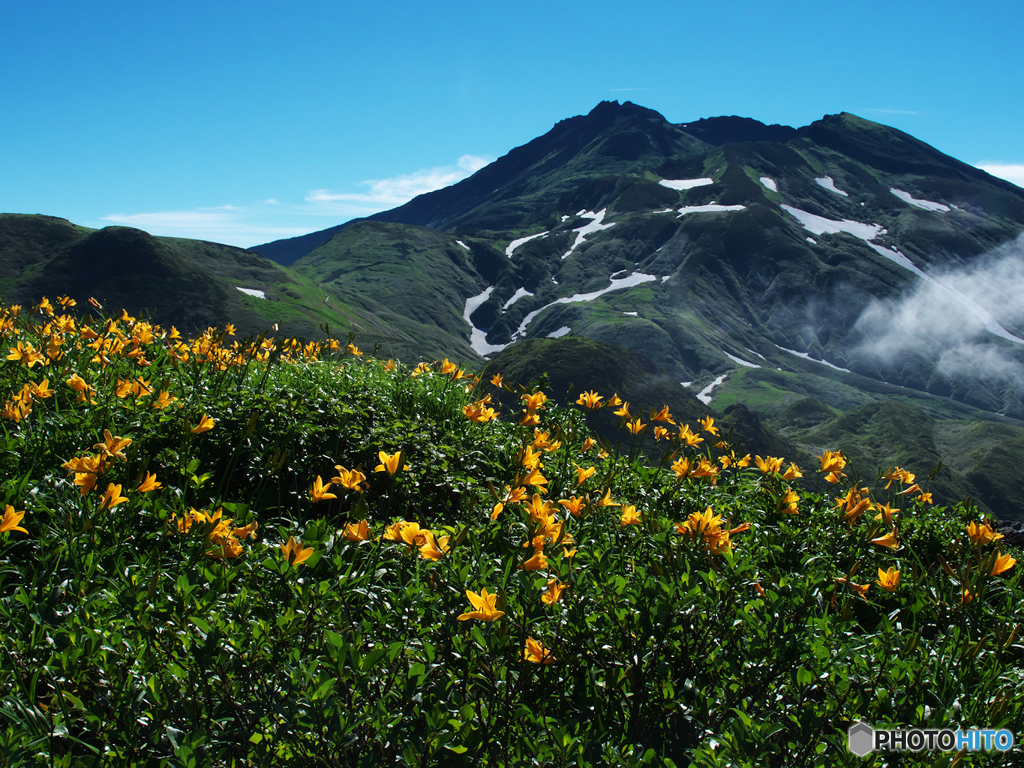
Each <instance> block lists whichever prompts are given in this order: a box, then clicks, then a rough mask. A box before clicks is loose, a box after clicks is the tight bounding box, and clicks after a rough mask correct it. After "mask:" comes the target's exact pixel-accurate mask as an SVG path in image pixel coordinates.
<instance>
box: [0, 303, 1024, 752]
mask: <svg viewBox="0 0 1024 768" xmlns="http://www.w3.org/2000/svg"><path fill="white" fill-rule="evenodd" d="M72 311H73V310H72V309H71V308H70V306H68V307H61V308H58V309H55V308H54V307H52V306H51V305H50V304H49V302H45V303H42V304H40V305H37V306H33V307H31V308H29V307H25V308H21V309H20V310H19V309H16V308H14V307H7V308H5V309H3V310H2V311H0V335H2V337H3V341H4V352H5V354H4V357H3V358H0V397H3V398H4V399H3V408H4V410H3V413H2V418H0V426H2V427H3V434H2V438H0V439H2V443H0V462H2V468H3V472H2V477H3V485H2V492H3V503H4V505H5V513H4V517H3V521H2V524H0V636H2V637H3V646H4V648H3V651H4V652H3V654H2V655H0V762H2V763H3V764H6V765H12V766H13V765H17V766H25V765H40V766H43V765H45V766H79V765H82V766H90V765H96V766H143V765H145V766H244V765H289V766H292V765H294V766H306V765H327V766H350V765H351V766H378V765H416V766H428V765H491V766H497V765H508V766H511V765H525V764H532V765H542V766H567V765H575V766H606V765H612V766H615V765H617V766H641V765H650V766H688V765H696V766H751V767H753V766H762V765H775V766H784V765H785V766H790V765H791V766H811V765H820V766H836V765H850V766H861V765H873V766H881V765H883V764H897V763H898V764H901V765H919V764H923V763H922V762H921V761H920V760H919V757H924V758H925V759H926V762H927V764H929V765H946V766H952V765H962V766H973V765H994V764H997V763H1000V762H1001V761H1002V759H1003V758H1002V755H1000V754H998V753H978V754H960V755H953V754H952V753H946V754H942V755H939V754H927V755H926V756H916V755H912V754H910V753H907V754H904V755H900V756H895V755H891V754H876V755H873V756H871V757H868V758H866V759H861V758H855V757H853V756H852V755H850V754H849V753H848V752H847V750H846V735H845V729H846V728H847V727H848V726H849V725H850V724H851V723H852V722H853V721H855V720H857V719H859V718H863V719H864V720H866V721H867V722H869V723H871V724H872V725H875V726H882V725H887V724H891V725H914V726H920V727H928V728H940V727H952V728H956V727H961V726H962V727H965V728H966V727H970V726H979V727H990V728H1008V729H1009V730H1011V731H1012V732H1014V733H1016V734H1020V733H1022V732H1024V645H1022V643H1021V639H1020V631H1021V625H1020V623H1019V613H1018V612H1019V606H1020V604H1021V600H1022V598H1024V594H1022V589H1021V584H1020V566H1019V565H1018V564H1017V563H1016V561H1015V558H1014V553H1012V552H1011V551H1010V550H1009V549H1008V548H1006V547H1003V546H1001V542H1000V541H999V540H998V537H997V536H996V534H995V533H994V532H993V530H992V529H991V528H990V527H989V526H988V525H986V524H985V523H984V522H983V521H982V520H981V519H980V518H979V517H978V515H977V513H976V511H975V510H973V509H972V508H970V507H969V506H963V505H958V506H955V507H941V506H938V505H932V504H930V503H929V496H928V494H929V488H928V485H927V482H926V481H925V480H924V479H923V478H919V479H915V478H914V477H913V476H911V475H910V473H908V472H906V471H905V470H902V469H900V468H898V467H891V468H889V470H888V471H887V480H888V481H889V487H888V488H887V489H880V490H879V491H877V492H876V493H875V494H873V495H872V494H871V493H869V492H868V491H867V489H866V488H864V487H862V486H861V485H860V484H859V483H857V482H856V481H854V480H853V479H852V477H851V476H850V473H849V471H848V467H847V464H846V459H845V457H844V456H843V455H842V454H840V453H835V452H832V451H831V449H830V450H829V451H826V452H825V453H823V454H822V455H821V456H820V458H818V459H815V460H814V463H813V464H808V465H805V466H803V467H802V475H803V477H802V478H800V477H799V476H800V475H801V470H800V469H798V468H797V467H795V466H794V465H792V464H791V463H790V462H785V461H783V460H782V459H781V458H773V457H770V456H756V457H749V456H746V455H745V454H744V452H743V450H742V449H741V448H739V446H738V445H735V444H732V443H730V442H728V441H727V440H726V439H725V435H724V434H723V433H722V432H721V431H720V430H719V426H720V425H719V424H718V423H717V422H715V420H714V419H713V418H711V417H707V416H705V417H703V418H702V419H701V420H699V421H696V420H694V421H691V422H690V423H689V424H686V423H685V422H684V420H683V418H682V416H681V415H680V414H672V413H671V411H670V409H669V408H665V409H663V410H662V411H660V412H656V413H654V414H652V415H648V414H647V413H646V412H641V413H637V412H636V411H633V412H631V413H630V415H629V416H626V415H624V414H623V415H622V416H620V417H619V419H618V421H619V427H620V428H621V435H622V437H621V439H618V438H617V442H618V445H619V447H620V450H618V451H614V450H611V446H610V445H608V443H607V442H603V441H602V442H595V440H594V438H593V436H592V434H593V428H594V425H595V423H596V421H597V420H598V419H599V418H608V417H609V416H610V415H611V414H610V413H609V412H610V411H612V410H614V409H617V408H618V409H620V410H624V409H622V404H621V403H614V402H613V401H612V392H608V391H605V392H602V393H601V396H598V395H597V394H596V393H584V392H581V391H579V390H576V392H574V393H573V394H574V395H575V396H576V399H575V401H573V400H572V396H570V397H569V398H567V399H566V404H565V405H558V404H556V403H555V402H554V401H553V400H548V398H547V396H546V395H545V393H544V392H543V391H536V390H534V389H532V388H528V389H525V390H519V389H518V388H517V387H515V386H511V385H510V384H508V383H506V382H503V381H501V380H500V379H498V378H491V379H479V378H475V377H472V376H467V375H466V374H465V372H464V371H463V370H461V369H459V368H458V367H456V366H455V365H453V364H451V363H449V362H448V361H447V360H446V361H445V362H444V363H435V364H433V365H430V364H421V365H419V366H417V367H416V368H415V369H413V370H411V371H410V370H409V369H408V368H406V367H404V366H402V365H400V364H395V363H393V362H391V361H388V362H386V363H385V362H383V361H381V360H378V359H370V358H369V356H364V355H362V354H361V353H360V352H359V350H358V349H356V348H355V347H354V346H352V345H351V343H348V344H345V343H342V342H338V341H335V340H327V341H324V342H321V343H303V342H300V341H295V340H289V339H272V338H267V337H265V336H253V337H250V338H248V339H246V340H244V341H240V342H235V341H232V339H231V333H230V331H231V329H224V330H220V331H218V330H210V331H207V332H206V333H204V334H202V335H200V336H198V337H196V338H194V339H192V340H182V339H176V338H174V337H173V335H172V334H170V333H168V332H167V331H166V330H164V329H162V328H160V327H159V326H155V325H152V324H150V323H147V322H145V321H142V320H139V319H136V318H133V317H131V316H130V315H128V314H127V313H122V314H120V315H114V316H100V317H88V316H82V315H73V314H72ZM596 351H597V352H600V351H601V350H600V348H598V349H597V350H596ZM622 374H623V376H624V377H628V376H630V375H631V373H630V372H627V371H624V372H622ZM526 383H528V382H526ZM499 397H505V398H508V404H507V405H506V406H505V407H502V408H500V413H496V412H495V410H494V408H495V406H496V405H497V400H498V399H499ZM675 416H679V418H675ZM637 417H639V418H637ZM656 432H657V442H658V445H660V446H662V447H663V454H662V455H661V456H660V457H659V458H658V459H656V460H654V461H651V460H648V459H647V458H645V456H644V454H642V453H641V452H640V451H639V450H638V439H639V437H640V436H643V435H645V434H648V433H649V434H652V435H653V434H655V433H656ZM835 447H840V446H835ZM801 479H802V481H803V482H805V483H806V484H807V485H808V489H806V490H804V489H798V488H796V487H795V486H794V485H793V483H794V482H795V481H797V480H801ZM897 508H898V509H897ZM954 758H955V759H954Z"/></svg>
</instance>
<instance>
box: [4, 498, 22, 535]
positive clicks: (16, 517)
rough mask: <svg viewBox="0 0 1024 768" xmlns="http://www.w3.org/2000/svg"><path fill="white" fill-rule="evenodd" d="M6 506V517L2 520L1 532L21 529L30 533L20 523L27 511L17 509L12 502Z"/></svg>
mask: <svg viewBox="0 0 1024 768" xmlns="http://www.w3.org/2000/svg"><path fill="white" fill-rule="evenodd" d="M5 507H6V508H5V509H4V519H3V521H0V533H5V532H7V531H21V532H22V533H28V531H27V530H25V529H24V528H22V527H21V526H20V525H19V523H20V522H21V519H22V518H23V517H25V513H24V512H17V511H15V509H14V507H12V506H11V505H10V504H6V505H5Z"/></svg>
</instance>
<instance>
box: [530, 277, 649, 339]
mask: <svg viewBox="0 0 1024 768" xmlns="http://www.w3.org/2000/svg"><path fill="white" fill-rule="evenodd" d="M651 280H657V278H656V277H655V276H654V275H645V274H643V273H642V272H634V273H633V274H631V275H628V276H627V277H623V278H621V279H618V280H612V281H611V285H609V286H608V287H607V288H602V289H601V290H599V291H591V292H590V293H577V294H573V295H572V296H563V297H562V298H560V299H555V300H554V301H552V302H550V303H548V304H545V305H544V306H543V307H541V308H540V309H535V310H533V312H530V313H529V314H528V315H527V316H526V317H524V318H523V321H522V322H521V323H520V324H519V328H518V329H517V330H516V332H515V335H514V336H513V339H515V338H518V337H520V336H522V335H523V334H524V333H526V328H527V326H529V325H530V323H532V322H533V320H534V318H535V317H537V315H539V314H540V313H541V312H543V311H544V310H545V309H548V308H549V307H553V306H555V305H556V304H576V303H578V302H583V301H593V300H594V299H596V298H598V297H599V296H604V294H606V293H609V292H611V291H621V290H622V289H623V288H632V287H633V286H634V285H640V284H641V283H647V282H650V281H651Z"/></svg>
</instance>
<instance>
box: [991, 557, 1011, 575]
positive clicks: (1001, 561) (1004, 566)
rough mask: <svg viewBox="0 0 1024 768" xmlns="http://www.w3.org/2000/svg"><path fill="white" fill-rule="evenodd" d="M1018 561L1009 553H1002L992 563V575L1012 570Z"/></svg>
mask: <svg viewBox="0 0 1024 768" xmlns="http://www.w3.org/2000/svg"><path fill="white" fill-rule="evenodd" d="M1016 562H1017V560H1016V558H1013V557H1010V556H1009V555H1000V556H999V557H997V558H996V560H995V562H994V563H992V575H993V576H998V575H999V574H1000V573H1003V572H1005V571H1008V570H1010V569H1011V568H1013V566H1014V565H1015V564H1016Z"/></svg>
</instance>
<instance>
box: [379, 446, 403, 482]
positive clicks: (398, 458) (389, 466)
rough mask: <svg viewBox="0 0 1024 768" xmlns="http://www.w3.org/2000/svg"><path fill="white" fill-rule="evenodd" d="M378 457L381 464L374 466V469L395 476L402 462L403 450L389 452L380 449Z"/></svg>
mask: <svg viewBox="0 0 1024 768" xmlns="http://www.w3.org/2000/svg"><path fill="white" fill-rule="evenodd" d="M377 458H379V459H380V464H378V465H377V466H376V467H374V468H373V471H374V472H387V473H388V474H389V475H390V476H391V477H394V476H395V473H396V472H398V466H399V464H401V462H402V452H401V451H396V452H395V453H391V454H388V453H385V452H384V451H379V452H378V453H377Z"/></svg>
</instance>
